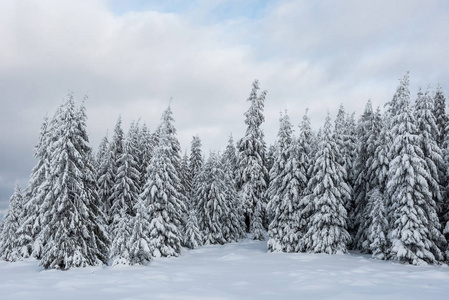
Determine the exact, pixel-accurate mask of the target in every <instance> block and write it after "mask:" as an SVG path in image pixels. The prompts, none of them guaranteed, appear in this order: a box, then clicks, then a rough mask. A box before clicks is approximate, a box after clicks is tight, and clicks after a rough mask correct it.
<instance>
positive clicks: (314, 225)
mask: <svg viewBox="0 0 449 300" xmlns="http://www.w3.org/2000/svg"><path fill="white" fill-rule="evenodd" d="M339 156H340V149H339V147H338V145H337V144H336V143H335V141H334V140H333V137H332V125H331V120H330V117H329V115H328V116H327V117H326V121H325V123H324V128H323V135H322V139H321V143H320V148H319V150H318V152H317V154H316V159H315V164H314V167H313V172H312V174H313V177H312V178H311V180H310V181H309V185H308V190H309V191H311V194H310V195H308V197H310V201H311V202H312V203H313V211H312V213H311V217H310V220H309V226H308V230H307V233H306V234H305V236H304V237H303V238H304V245H305V250H306V251H307V252H312V253H328V254H336V253H346V252H347V249H346V246H347V244H348V243H349V242H350V240H351V237H350V235H349V233H348V232H347V230H346V221H347V215H346V209H345V207H344V199H345V197H348V196H349V193H350V188H349V187H348V185H347V184H346V183H345V182H344V178H345V174H344V173H345V170H344V169H343V167H342V166H341V165H340V164H339V163H338V162H337V157H339Z"/></svg>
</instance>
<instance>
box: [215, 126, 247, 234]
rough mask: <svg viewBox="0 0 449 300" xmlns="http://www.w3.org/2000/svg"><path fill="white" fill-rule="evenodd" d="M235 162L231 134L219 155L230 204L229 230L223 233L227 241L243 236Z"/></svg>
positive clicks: (241, 205) (235, 156)
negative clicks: (224, 148)
mask: <svg viewBox="0 0 449 300" xmlns="http://www.w3.org/2000/svg"><path fill="white" fill-rule="evenodd" d="M237 163H238V160H237V155H236V149H235V147H234V141H233V139H232V135H231V136H230V137H229V141H228V145H227V146H226V150H225V151H224V153H223V155H222V156H221V166H222V168H223V171H224V176H225V186H226V199H227V202H228V204H229V206H230V215H229V223H230V224H229V232H228V233H226V235H225V238H226V239H227V240H228V241H237V240H239V239H241V238H243V237H244V236H245V218H244V211H243V203H242V201H241V199H240V196H239V193H238V192H237V188H236V182H235V172H236V168H237Z"/></svg>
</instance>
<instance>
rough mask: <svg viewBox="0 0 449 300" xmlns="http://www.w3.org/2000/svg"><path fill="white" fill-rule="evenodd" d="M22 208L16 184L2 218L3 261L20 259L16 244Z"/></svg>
mask: <svg viewBox="0 0 449 300" xmlns="http://www.w3.org/2000/svg"><path fill="white" fill-rule="evenodd" d="M22 208H23V196H22V191H21V190H20V187H19V185H18V184H17V183H16V186H15V188H14V193H13V194H12V196H11V198H10V199H9V209H8V211H7V212H6V214H5V216H4V217H3V219H2V221H1V223H2V225H1V231H0V255H1V257H2V258H3V260H6V261H11V262H13V261H17V260H21V259H22V257H23V256H22V255H21V254H20V245H19V244H18V229H19V227H20V225H21V220H20V214H21V211H22Z"/></svg>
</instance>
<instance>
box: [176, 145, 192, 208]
mask: <svg viewBox="0 0 449 300" xmlns="http://www.w3.org/2000/svg"><path fill="white" fill-rule="evenodd" d="M179 171H180V172H179V179H180V180H181V185H182V186H183V187H184V190H185V191H186V197H187V202H188V203H190V202H191V193H190V191H191V190H192V178H191V176H190V167H189V156H188V155H187V151H185V152H184V156H183V157H181V162H180V164H179ZM189 205H190V204H189Z"/></svg>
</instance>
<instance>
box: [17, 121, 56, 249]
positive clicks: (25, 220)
mask: <svg viewBox="0 0 449 300" xmlns="http://www.w3.org/2000/svg"><path fill="white" fill-rule="evenodd" d="M52 123H53V122H49V121H48V118H45V119H44V122H43V124H42V127H41V131H40V136H39V141H38V143H37V145H36V147H35V149H34V157H35V158H37V160H38V162H37V164H36V166H35V167H34V168H33V170H32V171H31V175H30V180H29V183H28V188H27V191H26V193H25V196H24V205H23V208H22V211H21V212H20V220H21V224H20V227H19V229H18V241H17V242H18V248H19V249H20V254H21V255H22V256H23V257H24V258H27V257H29V256H31V255H32V256H34V257H36V258H41V255H42V247H43V244H44V242H45V241H43V240H41V239H40V238H39V234H40V231H41V229H42V214H41V212H40V208H41V207H42V203H43V201H44V197H45V195H47V194H48V192H49V188H50V186H49V184H48V180H47V179H48V176H49V171H50V151H49V147H50V143H51V141H52V132H53V130H52V126H53V124H52Z"/></svg>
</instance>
